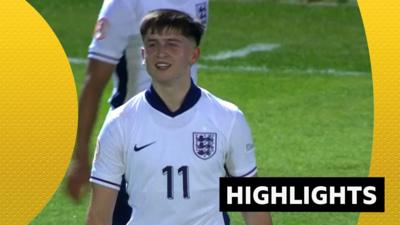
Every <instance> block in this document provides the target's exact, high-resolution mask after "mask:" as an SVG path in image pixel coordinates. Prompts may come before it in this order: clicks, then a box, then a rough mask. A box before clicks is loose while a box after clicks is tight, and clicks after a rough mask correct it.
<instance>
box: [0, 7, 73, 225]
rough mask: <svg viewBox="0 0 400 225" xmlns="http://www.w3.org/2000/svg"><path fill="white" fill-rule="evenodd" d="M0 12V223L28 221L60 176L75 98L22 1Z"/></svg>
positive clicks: (50, 42)
mask: <svg viewBox="0 0 400 225" xmlns="http://www.w3.org/2000/svg"><path fill="white" fill-rule="evenodd" d="M1 7H2V10H1V11H2V12H1V14H0V20H1V24H0V34H1V35H0V51H1V54H0V76H1V78H0V99H1V107H0V120H1V122H0V146H1V151H0V176H1V177H0V183H1V189H0V193H1V201H0V209H1V210H0V224H7V225H12V224H28V223H29V221H30V220H31V219H32V218H33V217H34V216H36V215H37V214H38V213H39V212H40V210H41V209H42V208H43V207H44V205H45V204H46V203H47V201H48V200H49V199H50V197H51V196H52V195H53V193H54V192H55V190H56V188H57V186H58V185H59V183H60V182H61V179H62V177H63V176H64V174H65V171H66V169H67V165H68V162H69V159H70V157H71V153H72V150H73V145H74V141H75V133H76V123H77V96H76V90H75V84H74V80H73V76H72V72H71V68H70V66H69V64H68V60H67V57H66V55H65V53H64V51H63V49H62V46H61V45H60V43H59V41H58V40H57V38H56V36H55V35H54V33H53V31H52V30H51V29H50V27H49V26H48V24H47V23H46V22H45V21H44V19H43V18H42V17H41V16H40V14H38V13H37V12H36V11H35V10H34V9H33V8H32V7H31V6H30V5H29V4H28V3H27V2H26V1H18V0H17V1H4V2H2V3H1Z"/></svg>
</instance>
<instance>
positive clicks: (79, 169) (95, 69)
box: [67, 59, 115, 200]
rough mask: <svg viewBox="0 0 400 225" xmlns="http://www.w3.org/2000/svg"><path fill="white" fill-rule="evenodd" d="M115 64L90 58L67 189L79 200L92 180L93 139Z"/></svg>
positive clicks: (82, 93)
mask: <svg viewBox="0 0 400 225" xmlns="http://www.w3.org/2000/svg"><path fill="white" fill-rule="evenodd" d="M114 69H115V65H113V64H110V63H106V62H102V61H100V60H97V59H89V64H88V68H87V73H86V80H85V84H84V87H83V89H82V92H81V97H80V99H79V117H78V133H77V138H76V146H75V154H74V162H73V164H72V166H71V169H70V171H69V174H68V180H67V192H68V194H69V195H70V196H71V197H72V198H73V199H74V200H79V199H80V197H81V196H80V195H81V191H82V188H83V187H84V186H86V185H87V184H88V182H89V176H90V172H89V171H90V166H89V142H90V136H91V134H92V130H93V125H94V123H95V121H96V116H97V111H98V105H99V102H100V99H101V96H102V93H103V90H104V88H105V86H106V84H107V82H108V81H109V80H110V77H111V75H112V72H113V71H114Z"/></svg>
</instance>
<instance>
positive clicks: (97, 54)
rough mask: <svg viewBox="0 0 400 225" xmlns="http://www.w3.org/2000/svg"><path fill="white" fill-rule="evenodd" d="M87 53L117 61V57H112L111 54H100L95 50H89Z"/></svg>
mask: <svg viewBox="0 0 400 225" xmlns="http://www.w3.org/2000/svg"><path fill="white" fill-rule="evenodd" d="M89 55H96V56H100V57H103V58H106V59H109V60H114V61H119V59H117V58H114V57H111V56H108V55H104V54H100V53H97V52H89Z"/></svg>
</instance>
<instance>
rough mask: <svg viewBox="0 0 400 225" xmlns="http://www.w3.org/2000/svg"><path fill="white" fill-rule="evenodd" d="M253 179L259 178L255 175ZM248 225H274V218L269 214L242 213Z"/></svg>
mask: <svg viewBox="0 0 400 225" xmlns="http://www.w3.org/2000/svg"><path fill="white" fill-rule="evenodd" d="M253 177H257V174H255V175H254V176H253ZM242 216H243V218H244V221H245V222H246V225H272V217H271V213H269V212H242Z"/></svg>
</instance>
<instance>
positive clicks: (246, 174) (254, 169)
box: [224, 165, 257, 177]
mask: <svg viewBox="0 0 400 225" xmlns="http://www.w3.org/2000/svg"><path fill="white" fill-rule="evenodd" d="M224 168H225V171H226V175H227V176H228V177H247V176H248V175H250V174H252V173H254V171H256V170H257V166H256V167H254V168H253V169H252V170H250V171H249V172H247V173H245V174H243V175H240V176H232V175H231V174H230V173H229V172H228V168H227V167H226V165H225V166H224Z"/></svg>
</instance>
